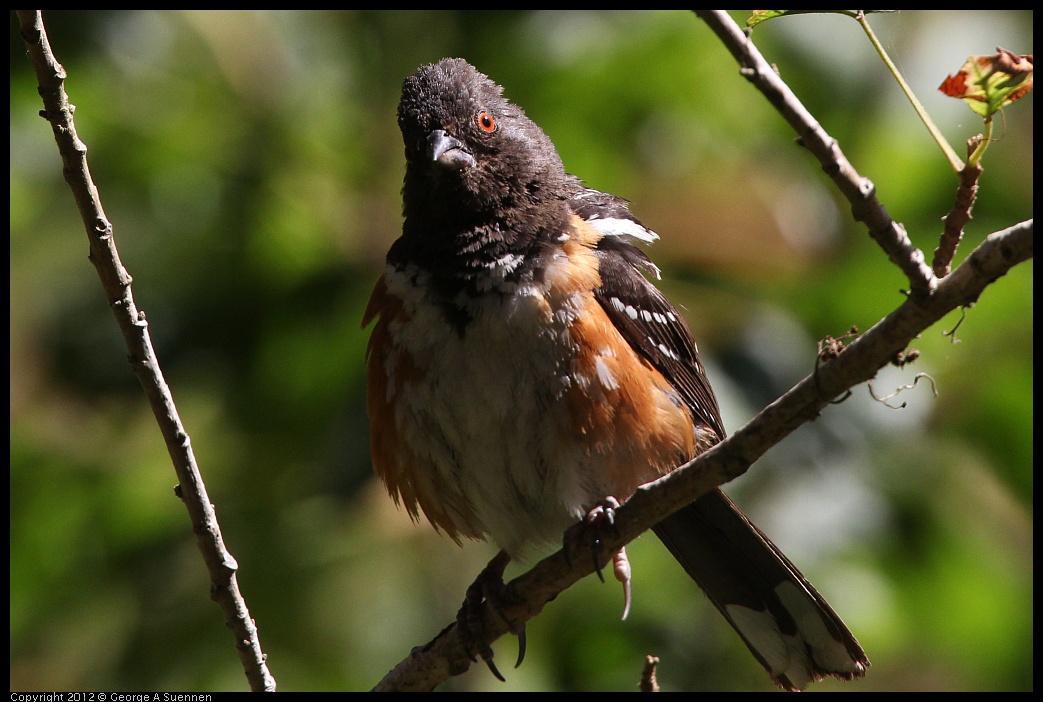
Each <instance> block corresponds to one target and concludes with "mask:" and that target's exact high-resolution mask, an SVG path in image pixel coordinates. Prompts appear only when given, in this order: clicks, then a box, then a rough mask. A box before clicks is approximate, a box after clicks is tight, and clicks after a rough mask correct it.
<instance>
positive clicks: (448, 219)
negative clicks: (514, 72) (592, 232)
mask: <svg viewBox="0 0 1043 702" xmlns="http://www.w3.org/2000/svg"><path fill="white" fill-rule="evenodd" d="M398 124H399V127H400V128H401V130H402V138H403V140H404V142H405V151H406V177H405V184H404V186H403V191H402V192H403V202H404V206H403V209H404V214H405V217H406V231H407V232H408V231H409V230H410V228H411V227H414V226H422V227H424V228H426V229H428V231H430V229H431V228H432V227H437V228H443V227H444V228H448V229H460V228H470V227H481V226H483V225H486V224H488V223H489V222H491V221H505V220H504V218H505V217H506V219H507V221H509V220H511V219H514V220H515V221H517V220H519V219H521V220H524V219H525V218H526V217H525V212H527V211H535V209H537V208H545V207H546V205H547V203H548V202H555V201H556V202H557V204H558V206H560V207H563V206H564V200H563V193H564V192H565V188H564V187H563V183H565V182H566V179H567V176H566V175H565V171H564V168H563V166H562V163H561V158H560V157H559V156H558V152H557V150H556V149H555V148H554V144H553V143H552V142H551V140H550V139H549V138H548V137H547V135H546V134H544V133H543V130H541V129H540V128H539V127H538V126H537V125H536V124H535V123H534V122H533V121H532V120H530V119H529V118H528V117H526V116H525V112H524V111H523V110H522V109H521V108H520V107H518V106H517V105H514V104H512V103H510V102H509V101H508V100H507V99H506V98H504V97H503V88H501V87H500V86H498V85H496V83H494V82H493V81H491V80H490V79H489V78H488V76H486V75H484V74H482V73H480V72H478V71H477V70H476V69H475V68H474V67H473V66H471V65H470V64H469V63H467V62H466V61H464V60H463V59H443V60H441V61H439V62H438V63H433V64H429V65H426V66H421V67H420V68H418V69H417V70H416V72H415V73H413V75H411V76H410V77H408V78H406V80H405V82H404V83H403V86H402V101H401V102H400V103H399V106H398ZM551 209H554V205H552V207H551ZM543 213H544V214H542V215H541V216H542V217H545V216H546V214H545V213H546V210H545V209H544V210H543Z"/></svg>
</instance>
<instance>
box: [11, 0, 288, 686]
mask: <svg viewBox="0 0 1043 702" xmlns="http://www.w3.org/2000/svg"><path fill="white" fill-rule="evenodd" d="M17 14H18V19H19V21H20V23H21V34H22V39H23V40H24V41H25V44H26V47H27V49H28V57H29V62H30V63H31V64H32V66H33V70H34V71H35V73H36V78H37V81H38V82H39V91H40V96H41V97H42V98H43V104H44V110H43V112H42V113H41V115H42V116H43V117H44V118H45V119H47V121H48V122H50V124H51V129H52V130H53V131H54V138H55V141H57V142H58V152H59V153H60V154H61V158H62V165H63V169H64V173H65V180H66V182H67V183H68V184H69V187H70V188H71V189H72V193H73V197H74V198H75V199H76V205H77V206H78V207H79V210H80V217H81V218H82V219H83V223H84V226H85V227H86V229H87V239H88V241H89V243H90V254H89V256H88V258H89V259H90V262H91V263H92V264H94V268H95V269H96V270H97V272H98V277H99V278H100V279H101V284H102V288H103V289H104V291H105V298H106V299H107V300H108V302H109V305H110V306H111V307H112V311H113V314H115V316H116V323H117V324H118V325H119V328H120V331H121V332H123V338H124V341H125V343H126V345H127V349H128V352H129V359H130V365H131V368H132V369H133V370H134V373H135V374H136V375H137V376H138V380H139V381H140V382H141V386H142V387H143V388H144V390H145V395H146V396H147V397H148V401H149V405H150V406H151V407H152V412H153V414H154V415H155V417H156V421H157V422H158V423H159V428H160V431H161V432H162V434H163V439H164V441H165V442H166V445H167V452H168V453H169V454H170V458H171V460H172V461H173V463H174V471H175V472H176V473H177V479H178V486H177V488H176V489H175V493H176V494H177V495H178V496H179V497H180V498H181V500H182V502H184V504H185V507H187V508H188V513H189V516H190V518H191V521H192V530H193V531H194V532H195V534H196V541H197V544H198V545H199V549H200V551H202V553H203V560H204V561H205V562H206V566H207V569H208V570H209V572H210V581H211V592H210V596H211V598H212V599H213V600H214V601H215V602H217V603H218V605H219V606H220V607H221V609H222V611H223V612H224V614H225V619H226V621H227V623H228V626H229V627H230V628H231V629H232V632H233V633H234V635H235V639H236V649H237V651H238V655H239V659H240V661H241V662H242V665H243V668H244V670H245V671H246V677H247V679H248V680H249V683H250V688H251V689H252V690H254V691H258V692H259V691H274V690H275V679H274V678H273V677H272V675H271V673H270V672H269V671H268V667H267V665H266V664H265V656H264V654H263V653H262V652H261V644H260V641H259V640H258V637H257V627H256V626H255V625H254V621H253V619H251V618H250V612H249V610H248V609H247V607H246V601H245V600H244V599H243V596H242V594H240V592H239V585H238V582H237V580H236V576H235V572H236V570H237V568H238V565H237V564H236V562H235V558H233V557H232V554H231V553H229V552H228V549H227V548H225V545H224V541H223V539H222V538H221V529H220V526H219V525H218V522H217V515H216V513H215V512H214V506H213V505H212V504H211V503H210V498H209V497H208V496H207V493H206V486H205V485H204V484H203V478H202V476H201V475H200V473H199V467H198V466H197V465H196V459H195V455H194V453H193V451H192V444H191V441H190V440H189V437H188V433H187V432H186V431H185V428H184V426H183V425H182V424H181V418H180V417H179V416H178V413H177V408H176V407H175V406H174V398H173V396H172V395H171V393H170V388H169V387H168V386H167V383H166V380H165V379H164V378H163V372H162V371H161V370H160V367H159V361H158V359H157V358H156V354H155V351H154V349H153V348H152V340H151V339H150V337H149V333H148V322H147V321H145V313H144V312H142V311H140V310H138V309H137V306H136V305H135V304H134V296H133V294H132V292H131V288H130V285H131V280H132V279H131V277H130V274H129V273H128V272H127V269H126V268H124V267H123V264H122V263H121V262H120V258H119V252H118V251H117V250H116V241H115V238H114V236H113V227H112V223H111V222H110V221H109V220H108V218H107V217H106V216H105V211H104V210H103V209H102V206H101V197H100V196H99V195H98V189H97V187H95V184H94V181H93V179H92V178H91V174H90V169H89V168H88V166H87V147H86V146H85V145H84V143H83V142H82V141H80V139H79V137H78V136H77V134H76V126H75V124H74V122H73V110H74V107H73V105H71V104H70V103H69V98H68V95H66V93H65V78H66V73H65V69H64V68H63V67H62V65H61V64H60V63H58V61H56V60H55V58H54V55H53V53H52V52H51V46H50V44H49V42H48V41H47V33H46V30H45V28H44V24H43V16H42V15H41V12H40V11H39V10H18V11H17Z"/></svg>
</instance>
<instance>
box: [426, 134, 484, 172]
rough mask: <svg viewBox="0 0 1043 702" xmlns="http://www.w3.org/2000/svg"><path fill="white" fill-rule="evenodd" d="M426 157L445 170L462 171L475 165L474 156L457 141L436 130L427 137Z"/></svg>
mask: <svg viewBox="0 0 1043 702" xmlns="http://www.w3.org/2000/svg"><path fill="white" fill-rule="evenodd" d="M427 155H428V157H429V158H430V159H431V160H432V161H433V162H434V163H435V164H437V165H438V166H441V167H442V168H444V169H446V170H451V171H462V170H463V169H465V168H472V167H473V166H474V165H475V160H474V156H472V155H471V154H470V153H468V151H467V149H466V147H464V145H463V143H462V142H460V141H459V140H458V139H454V138H453V137H451V136H449V135H448V134H446V133H445V130H444V129H436V130H434V131H433V132H431V133H430V134H428V135H427Z"/></svg>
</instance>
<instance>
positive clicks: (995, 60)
mask: <svg viewBox="0 0 1043 702" xmlns="http://www.w3.org/2000/svg"><path fill="white" fill-rule="evenodd" d="M996 51H997V52H998V53H997V54H995V55H993V56H971V57H970V58H968V59H967V61H966V62H965V63H964V64H963V66H962V67H961V68H960V70H959V72H957V73H956V74H955V75H951V76H949V77H948V78H946V79H945V80H944V81H943V82H942V84H941V85H940V86H938V90H940V91H942V92H943V93H945V94H946V95H948V96H949V97H954V98H960V99H961V100H965V101H966V102H967V104H968V105H969V106H970V108H971V109H972V110H974V111H975V112H977V113H978V114H979V115H981V116H982V117H985V118H989V117H991V116H992V115H993V114H995V113H996V112H999V111H1000V110H1002V109H1003V108H1004V107H1006V106H1007V105H1009V104H1011V103H1012V102H1014V101H1015V100H1017V99H1018V98H1020V97H1021V96H1022V95H1024V94H1025V93H1027V92H1028V91H1030V90H1032V55H1031V54H1030V55H1028V56H1017V55H1015V54H1013V53H1011V52H1010V51H1007V50H1006V49H1002V48H1000V47H996Z"/></svg>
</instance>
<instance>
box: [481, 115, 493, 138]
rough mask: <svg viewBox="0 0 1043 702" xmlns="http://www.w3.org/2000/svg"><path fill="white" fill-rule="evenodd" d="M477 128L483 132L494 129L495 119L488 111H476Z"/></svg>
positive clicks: (490, 131) (491, 131)
mask: <svg viewBox="0 0 1043 702" xmlns="http://www.w3.org/2000/svg"><path fill="white" fill-rule="evenodd" d="M478 128H479V129H481V130H482V131H483V132H487V133H489V134H492V133H493V132H495V131H496V120H495V119H493V116H492V115H491V114H489V113H488V112H479V113H478Z"/></svg>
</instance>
